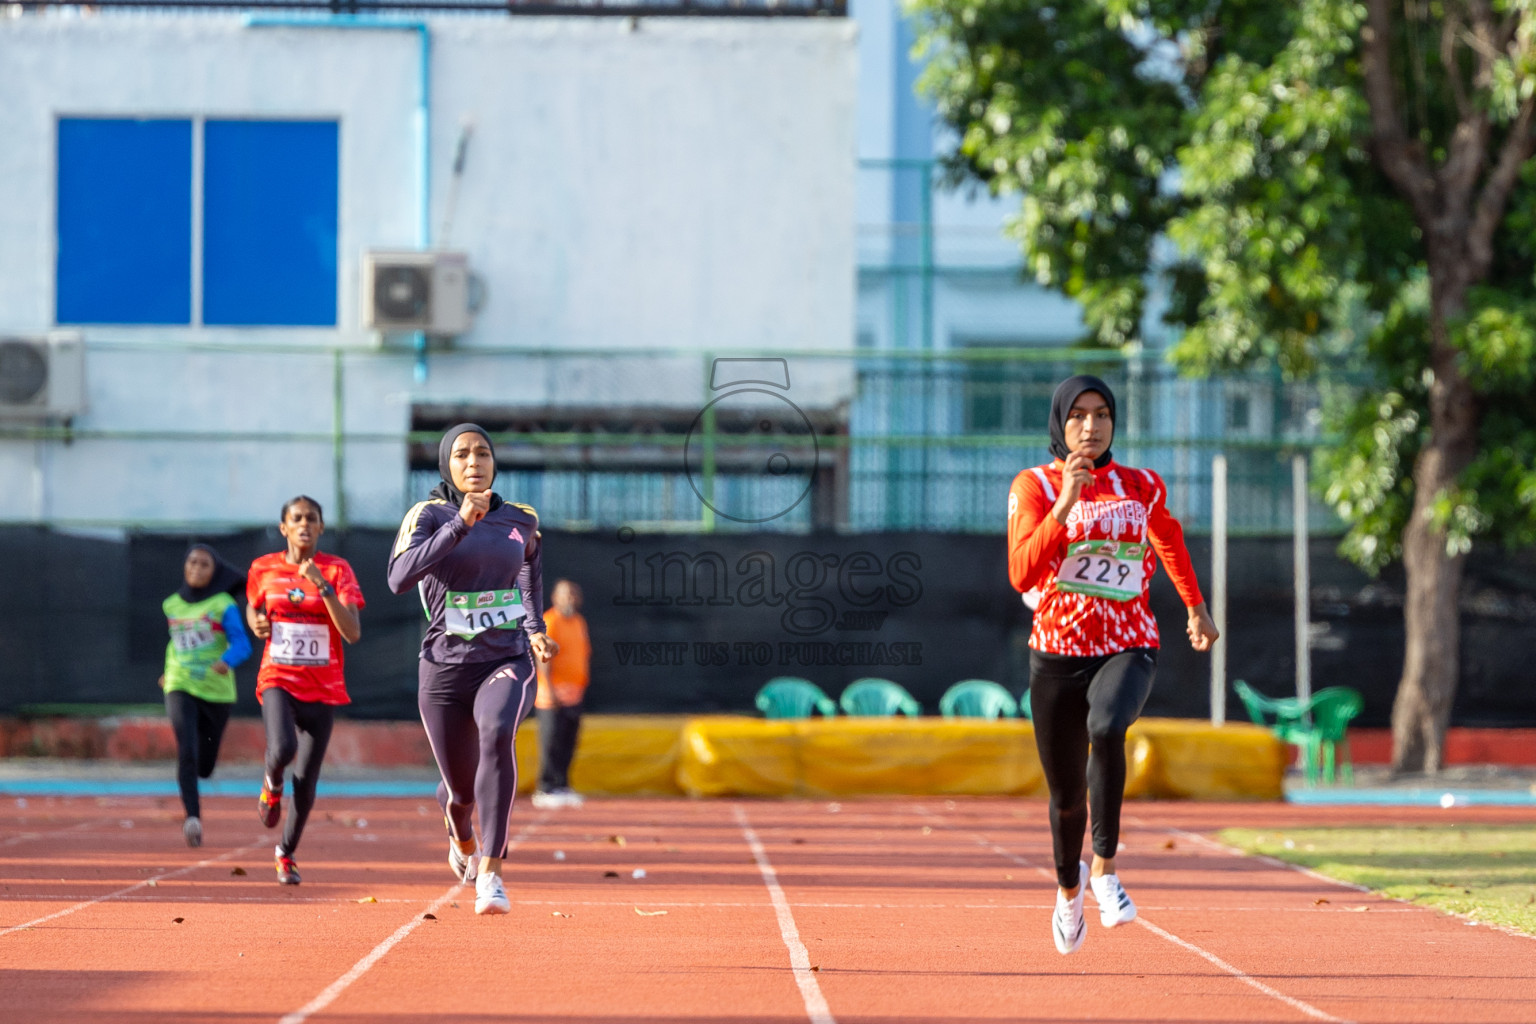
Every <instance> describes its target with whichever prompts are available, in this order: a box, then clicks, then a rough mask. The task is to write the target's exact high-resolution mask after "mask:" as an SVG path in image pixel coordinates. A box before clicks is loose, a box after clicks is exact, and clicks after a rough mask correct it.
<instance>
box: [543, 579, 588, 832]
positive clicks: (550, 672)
mask: <svg viewBox="0 0 1536 1024" xmlns="http://www.w3.org/2000/svg"><path fill="white" fill-rule="evenodd" d="M549 603H550V605H551V607H550V609H549V610H548V611H546V612H545V613H544V626H545V629H546V630H548V634H549V638H550V639H551V640H553V641H554V642H555V643H557V644H559V645H560V653H558V654H556V655H555V656H554V658H552V659H550V660H549V661H547V662H540V663H539V666H538V668H539V692H538V696H537V697H536V698H535V699H534V705H533V706H534V708H535V713H536V714H537V715H538V716H539V753H540V758H539V787H538V789H537V790H536V791H535V792H534V794H533V806H535V807H580V806H581V804H582V799H581V794H580V793H577V792H576V791H574V790H573V789H571V783H570V778H569V774H570V770H571V758H573V757H574V756H575V755H576V734H577V732H578V731H579V730H580V729H581V702H582V700H583V698H585V697H586V693H587V682H588V681H589V678H590V677H589V675H588V670H589V667H590V665H591V662H592V642H591V640H590V638H589V637H588V636H587V620H586V619H585V618H583V617H582V614H581V588H580V587H578V586H577V585H576V584H574V583H572V582H571V581H570V580H559V581H558V582H556V583H555V588H554V590H552V591H551V592H550V595H549Z"/></svg>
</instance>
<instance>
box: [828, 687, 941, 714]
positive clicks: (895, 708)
mask: <svg viewBox="0 0 1536 1024" xmlns="http://www.w3.org/2000/svg"><path fill="white" fill-rule="evenodd" d="M837 704H838V707H840V708H842V709H843V714H845V715H850V716H853V717H857V718H893V717H895V716H896V715H897V714H903V715H907V716H908V717H911V718H916V717H917V716H919V715H921V714H922V713H923V708H922V705H921V704H919V703H918V702H917V701H916V700H914V699H913V698H912V695H911V694H910V693H908V692H907V691H906V690H903V689H902V688H901V687H900V686H899V685H897V684H896V683H893V682H891V681H890V680H889V679H855V680H854V681H853V682H851V683H849V684H848V686H847V688H846V689H844V690H843V692H842V695H841V696H839V697H838V698H837Z"/></svg>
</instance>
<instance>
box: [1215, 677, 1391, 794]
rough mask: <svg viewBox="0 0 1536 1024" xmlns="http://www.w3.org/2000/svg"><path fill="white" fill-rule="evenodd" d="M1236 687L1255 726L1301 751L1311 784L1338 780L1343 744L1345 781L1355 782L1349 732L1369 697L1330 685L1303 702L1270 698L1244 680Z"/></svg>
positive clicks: (1342, 687) (1355, 691)
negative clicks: (1366, 698) (1339, 760)
mask: <svg viewBox="0 0 1536 1024" xmlns="http://www.w3.org/2000/svg"><path fill="white" fill-rule="evenodd" d="M1232 688H1233V689H1234V690H1236V691H1237V695H1238V697H1239V698H1241V700H1242V702H1243V707H1245V708H1246V709H1247V710H1248V717H1249V718H1251V719H1253V722H1254V724H1255V725H1262V726H1264V727H1265V728H1267V729H1269V730H1271V731H1272V732H1273V733H1274V734H1275V735H1276V736H1277V737H1279V738H1280V740H1281V741H1282V742H1284V743H1289V744H1291V745H1292V746H1295V747H1296V748H1298V749H1299V750H1300V752H1301V767H1302V771H1303V773H1304V774H1305V776H1306V783H1307V785H1309V786H1314V785H1316V784H1317V783H1318V781H1319V779H1320V778H1321V779H1323V780H1325V781H1327V782H1329V783H1332V782H1336V781H1338V779H1337V774H1338V773H1337V772H1336V768H1337V766H1338V764H1337V763H1338V752H1339V745H1340V744H1343V752H1344V759H1343V766H1342V767H1343V778H1344V781H1345V782H1346V783H1352V782H1354V781H1355V769H1354V765H1353V764H1352V763H1351V760H1350V756H1349V741H1348V739H1347V737H1346V736H1345V732H1346V730H1347V729H1348V727H1349V723H1350V722H1351V721H1352V720H1353V719H1354V718H1355V717H1356V716H1357V715H1359V714H1360V711H1361V709H1362V708H1364V707H1365V698H1363V697H1361V696H1360V692H1359V691H1358V690H1352V689H1350V688H1349V687H1347V686H1329V687H1326V688H1325V689H1322V690H1318V691H1317V692H1316V693H1314V694H1313V695H1312V699H1311V700H1309V701H1307V702H1306V703H1302V702H1301V701H1300V700H1297V699H1296V698H1295V697H1278V698H1276V697H1266V696H1264V695H1263V694H1262V693H1259V692H1258V691H1257V690H1255V689H1254V688H1253V687H1251V686H1249V685H1248V684H1247V683H1245V682H1243V681H1242V680H1241V679H1235V680H1233V681H1232Z"/></svg>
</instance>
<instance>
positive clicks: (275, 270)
mask: <svg viewBox="0 0 1536 1024" xmlns="http://www.w3.org/2000/svg"><path fill="white" fill-rule="evenodd" d="M336 167H337V128H336V122H335V121H209V122H207V124H206V126H205V132H204V136H203V323H205V324H219V325H252V326H254V325H277V326H316V327H331V326H334V325H335V323H336V202H337V199H336Z"/></svg>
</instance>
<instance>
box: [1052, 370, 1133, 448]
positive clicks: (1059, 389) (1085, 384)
mask: <svg viewBox="0 0 1536 1024" xmlns="http://www.w3.org/2000/svg"><path fill="white" fill-rule="evenodd" d="M1089 391H1097V392H1098V393H1099V394H1100V395H1103V396H1104V401H1105V403H1106V404H1108V405H1109V422H1110V435H1109V439H1110V443H1111V444H1113V443H1114V439H1115V435H1114V424H1116V423H1118V422H1119V420H1120V416H1119V414H1118V413H1117V412H1116V411H1115V393H1114V392H1113V391H1111V390H1109V385H1108V384H1105V383H1104V382H1103V381H1102V380H1100V379H1099V378H1097V377H1095V376H1094V375H1093V374H1091V373H1080V374H1078V375H1077V376H1075V377H1068V378H1067V379H1066V380H1064V381H1062V382H1061V383H1060V384H1058V385H1056V393H1055V394H1053V395H1052V396H1051V422H1050V431H1051V454H1052V455H1054V456H1056V457H1057V458H1058V459H1066V458H1067V457H1069V456H1070V455H1071V454H1072V450H1071V449H1070V448H1068V447H1067V413H1069V412H1071V411H1072V403H1073V402H1075V401H1077V400H1078V398H1079V397H1080V396H1081V395H1083V394H1084V393H1086V392H1089ZM1111 457H1112V453H1111V452H1110V450H1109V449H1108V448H1107V447H1106V448H1105V449H1104V454H1103V455H1100V456H1099V457H1098V458H1097V459H1094V460H1093V467H1094V468H1095V469H1103V468H1104V467H1105V466H1107V465H1109V462H1110V458H1111Z"/></svg>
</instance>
